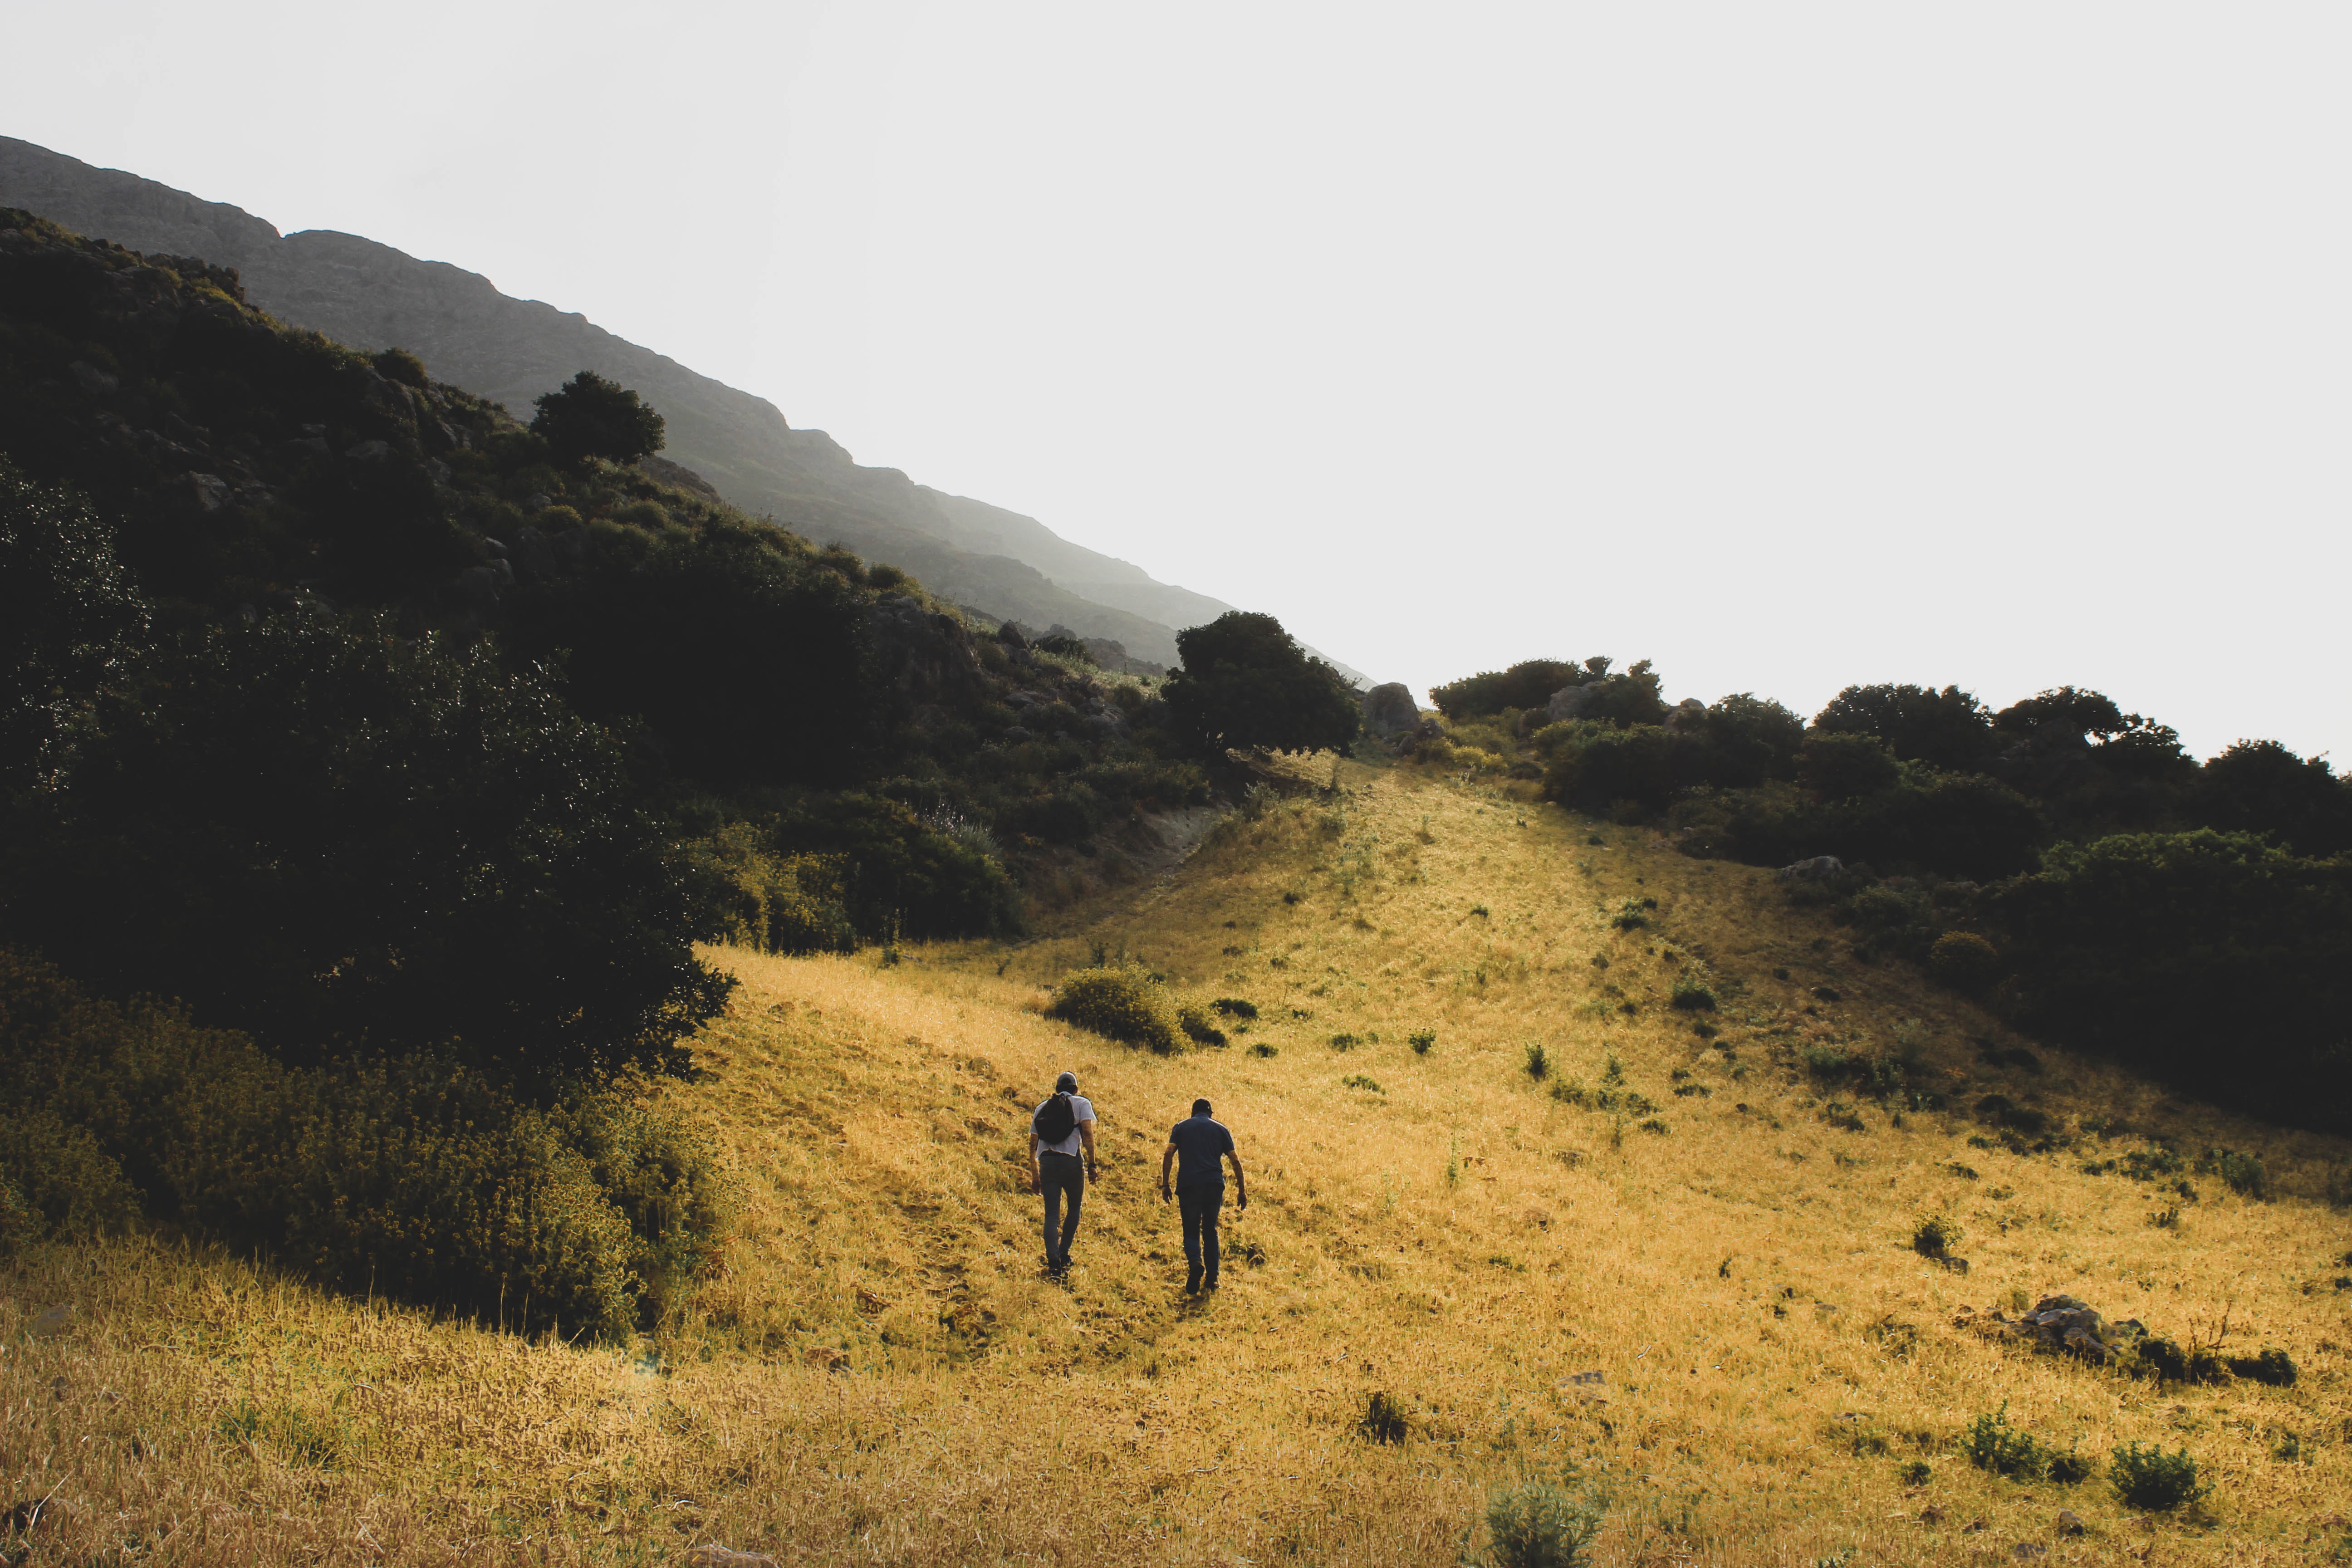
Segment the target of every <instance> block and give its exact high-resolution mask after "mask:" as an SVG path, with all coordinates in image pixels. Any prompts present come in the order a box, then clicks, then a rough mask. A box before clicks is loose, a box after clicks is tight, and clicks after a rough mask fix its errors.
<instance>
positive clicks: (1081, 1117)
mask: <svg viewBox="0 0 2352 1568" xmlns="http://www.w3.org/2000/svg"><path fill="white" fill-rule="evenodd" d="M1052 1098H1053V1097H1052V1096H1051V1095H1048V1096H1047V1097H1046V1098H1045V1100H1039V1101H1038V1102H1037V1110H1045V1106H1046V1103H1047V1101H1048V1100H1051V1099H1052ZM1037 1110H1033V1111H1031V1112H1030V1113H1029V1125H1030V1126H1031V1127H1032V1128H1033V1129H1034V1127H1035V1126H1036V1125H1037ZM1070 1114H1071V1115H1073V1116H1075V1117H1076V1118H1077V1121H1074V1122H1072V1123H1071V1124H1070V1135H1069V1136H1068V1137H1067V1138H1065V1139H1063V1140H1062V1141H1061V1142H1059V1143H1048V1142H1045V1140H1044V1139H1043V1138H1040V1139H1038V1140H1037V1152H1039V1153H1040V1154H1075V1153H1076V1152H1078V1151H1079V1150H1080V1149H1083V1148H1084V1147H1086V1142H1085V1140H1083V1139H1081V1138H1080V1137H1079V1136H1078V1129H1079V1128H1080V1127H1081V1126H1083V1125H1085V1124H1086V1123H1087V1122H1089V1121H1093V1120H1094V1119H1095V1102H1094V1101H1093V1100H1088V1099H1087V1097H1086V1096H1085V1095H1083V1094H1074V1095H1072V1096H1070Z"/></svg>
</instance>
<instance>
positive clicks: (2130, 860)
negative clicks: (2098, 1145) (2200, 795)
mask: <svg viewBox="0 0 2352 1568" xmlns="http://www.w3.org/2000/svg"><path fill="white" fill-rule="evenodd" d="M1985 912H1986V913H1987V915H1988V916H1989V917H1990V920H1991V921H1993V923H1994V924H1995V925H1996V926H1997V927H1998V928H1999V930H2000V932H2001V934H2002V938H2003V941H2002V943H2001V945H2002V948H2003V950H2004V951H2005V952H2008V953H2009V954H2010V955H2011V965H2012V970H2013V973H2011V977H2010V979H2009V980H2007V981H2006V982H2004V983H2003V986H2002V1005H2004V1006H2005V1007H2006V1008H2007V1009H2008V1011H2009V1013H2010V1015H2011V1018H2012V1019H2013V1021H2014V1022H2015V1023H2016V1024H2017V1025H2018V1026H2020V1027H2021V1028H2024V1029H2027V1030H2029V1031H2031V1032H2032V1033H2035V1034H2039V1035H2042V1037H2046V1038H2049V1039H2053V1040H2056V1041H2061V1042H2063V1043H2065V1044H2068V1045H2072V1046H2074V1047H2078V1048H2081V1049H2086V1050H2095V1051H2098V1052H2101V1053H2103V1054H2105V1055H2107V1056H2110V1057H2113V1058H2116V1059H2118V1060H2120V1061H2122V1062H2124V1063H2125V1064H2126V1065H2127V1066H2130V1067H2132V1068H2137V1070H2140V1071H2143V1072H2147V1073H2149V1074H2151V1075H2152V1076H2155V1077H2158V1078H2161V1079H2168V1080H2170V1081H2171V1082H2173V1083H2176V1084H2178V1085H2179V1086H2180V1087H2182V1088H2183V1089H2189V1090H2190V1091H2192V1092H2196V1093H2200V1094H2202V1095H2205V1096H2207V1097H2209V1098H2210V1099H2213V1100H2220V1101H2221V1102H2222V1103H2225V1104H2231V1105H2235V1106H2238V1107H2240V1108H2242V1109H2243V1110H2249V1111H2252V1112H2253V1113H2255V1114H2257V1115H2261V1116H2264V1117H2267V1118H2269V1119H2270V1120H2273V1121H2283V1122H2285V1123H2287V1124H2289V1125H2292V1126H2298V1127H2310V1128H2315V1129H2317V1130H2321V1131H2344V1130H2347V1128H2352V1121H2347V1110H2346V1108H2347V1107H2352V1048H2347V1046H2352V1041H2348V1040H2347V1032H2346V1030H2347V1026H2346V1022H2345V1020H2346V1019H2347V1017H2352V864H2347V863H2346V862H2345V861H2343V860H2341V859H2336V860H2312V859H2306V858H2300V857H2297V856H2294V855H2292V854H2290V853H2288V852H2287V851H2286V850H2284V849H2282V848H2279V847H2276V846H2273V845H2271V844H2268V843H2265V842H2264V841H2263V840H2262V839H2259V838H2256V837H2252V835H2248V834H2218V833H2212V832H2207V831H2200V832H2196V833H2177V834H2139V835H2117V836H2116V837H2108V838H2105V839H2101V840H2100V841H2099V842H2097V843H2095V844H2092V845H2089V846H2087V847H2077V846H2073V845H2061V846H2059V847H2056V848H2054V849H2053V850H2051V851H2050V852H2049V853H2048V855H2047V857H2046V859H2045V864H2044V866H2043V868H2042V870H2041V871H2040V872H2038V873H2036V874H2034V875H2031V876H2025V877H2020V878H2018V879H2015V880H2014V881H2011V882H2009V883H2006V884H2004V885H2003V886H2001V887H2000V888H1999V889H1996V890H1995V891H1994V893H1993V895H1992V896H1991V898H1990V900H1988V902H1987V905H1986V909H1985ZM2236 1042H2260V1046H2259V1047H2258V1048H2257V1047H2252V1046H2249V1045H2243V1044H2237V1043H2236Z"/></svg>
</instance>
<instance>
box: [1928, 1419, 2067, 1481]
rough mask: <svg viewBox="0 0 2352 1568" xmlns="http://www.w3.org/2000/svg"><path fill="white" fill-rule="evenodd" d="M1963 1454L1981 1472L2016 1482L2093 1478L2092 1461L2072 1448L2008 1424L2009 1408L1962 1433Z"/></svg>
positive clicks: (1980, 1421)
mask: <svg viewBox="0 0 2352 1568" xmlns="http://www.w3.org/2000/svg"><path fill="white" fill-rule="evenodd" d="M1960 1452H1961V1453H1963V1454H1965V1455H1967V1456H1968V1460H1969V1463H1970V1464H1972V1465H1974V1466H1976V1468H1979V1469H1980V1470H1990V1471H1991V1472H1992V1473H1993V1474H1994V1475H1997V1476H2008V1477H2010V1478H2011V1479H2013V1480H2021V1481H2039V1480H2053V1481H2056V1482H2058V1483H2059V1484H2060V1485H2062V1486H2074V1485H2075V1484H2077V1483H2079V1482H2081V1481H2084V1480H2086V1479H2089V1477H2090V1473H2091V1467H2090V1464H2089V1461H2087V1460H2085V1459H2084V1458H2081V1457H2079V1456H2078V1455H2076V1454H2075V1453H2074V1451H2073V1450H2072V1449H2058V1448H2053V1447H2050V1446H2049V1445H2047V1444H2045V1443H2043V1442H2042V1441H2041V1440H2039V1439H2038V1438H2036V1437H2035V1436H2033V1435H2032V1433H2031V1432H2024V1431H2020V1430H2019V1429H2018V1428H2016V1427H2014V1426H2011V1425H2010V1424H2009V1406H2008V1405H2007V1404H2005V1403H2004V1404H2003V1405H2001V1407H2000V1410H1998V1411H1996V1412H1994V1413H1992V1414H1990V1415H1979V1416H1978V1417H1977V1418H1976V1419H1975V1420H1973V1421H1971V1422H1969V1424H1968V1426H1967V1427H1966V1428H1965V1429H1963V1430H1962V1432H1961V1434H1960Z"/></svg>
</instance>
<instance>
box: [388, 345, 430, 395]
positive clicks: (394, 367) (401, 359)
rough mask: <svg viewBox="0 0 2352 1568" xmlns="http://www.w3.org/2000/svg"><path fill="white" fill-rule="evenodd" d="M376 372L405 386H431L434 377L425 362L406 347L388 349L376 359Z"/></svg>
mask: <svg viewBox="0 0 2352 1568" xmlns="http://www.w3.org/2000/svg"><path fill="white" fill-rule="evenodd" d="M373 363H374V364H375V373H376V374H378V375H380V376H382V377H383V378H384V380H386V381H396V382H398V383H400V384H401V385H403V386H418V387H425V386H431V385H432V384H433V377H432V376H431V375H430V374H427V373H426V371H425V362H424V361H423V360H421V359H418V358H417V357H416V356H415V354H413V353H409V352H408V351H407V350H406V349H386V350H384V351H383V353H379V354H377V355H376V356H375V359H374V362H373Z"/></svg>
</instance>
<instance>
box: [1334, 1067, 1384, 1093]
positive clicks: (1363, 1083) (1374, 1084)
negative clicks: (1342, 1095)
mask: <svg viewBox="0 0 2352 1568" xmlns="http://www.w3.org/2000/svg"><path fill="white" fill-rule="evenodd" d="M1339 1084H1340V1087H1341V1088H1343V1089H1368V1090H1370V1092H1371V1093H1373V1094H1386V1093H1387V1092H1388V1090H1386V1089H1382V1088H1381V1082H1380V1079H1376V1078H1371V1077H1369V1076H1368V1075H1366V1074H1363V1073H1360V1072H1351V1073H1349V1075H1348V1076H1347V1077H1346V1078H1343V1079H1340V1080H1339Z"/></svg>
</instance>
